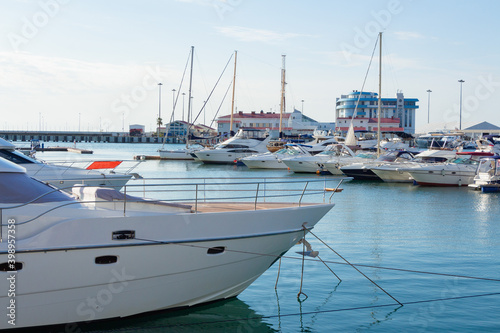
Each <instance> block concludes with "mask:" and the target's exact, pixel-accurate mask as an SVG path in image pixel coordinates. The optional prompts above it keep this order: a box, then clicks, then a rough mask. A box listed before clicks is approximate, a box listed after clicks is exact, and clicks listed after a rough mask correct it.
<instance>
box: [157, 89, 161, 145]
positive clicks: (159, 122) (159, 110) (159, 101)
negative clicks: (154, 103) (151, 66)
mask: <svg viewBox="0 0 500 333" xmlns="http://www.w3.org/2000/svg"><path fill="white" fill-rule="evenodd" d="M161 86H162V83H161V82H160V83H158V121H157V123H158V130H157V132H156V136H157V137H160V127H161V124H162V121H161Z"/></svg>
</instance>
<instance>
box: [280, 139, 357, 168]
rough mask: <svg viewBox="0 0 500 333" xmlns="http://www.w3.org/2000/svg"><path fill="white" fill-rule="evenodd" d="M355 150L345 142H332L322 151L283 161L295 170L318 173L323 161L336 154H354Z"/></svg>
mask: <svg viewBox="0 0 500 333" xmlns="http://www.w3.org/2000/svg"><path fill="white" fill-rule="evenodd" d="M354 155H355V154H354V152H353V151H352V150H351V149H350V148H349V147H347V146H346V145H345V144H340V143H339V144H331V145H329V146H328V147H327V148H326V149H325V150H323V151H322V152H321V153H319V154H316V155H312V156H298V157H294V158H290V159H287V160H285V161H283V163H285V164H286V166H287V167H288V168H289V169H290V170H291V171H293V172H304V173H317V172H319V170H320V169H321V168H322V166H323V163H325V162H327V161H328V160H331V159H332V158H334V157H335V156H354Z"/></svg>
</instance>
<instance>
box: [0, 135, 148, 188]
mask: <svg viewBox="0 0 500 333" xmlns="http://www.w3.org/2000/svg"><path fill="white" fill-rule="evenodd" d="M15 148H16V147H15V146H14V145H13V144H12V143H10V142H8V141H6V140H4V139H2V138H0V157H1V158H5V159H6V160H8V161H11V162H13V163H15V164H19V165H20V166H22V167H24V168H25V169H26V173H27V174H28V175H30V176H31V177H34V178H36V179H38V180H41V181H44V182H47V183H49V184H51V185H53V186H56V187H59V188H61V187H64V188H69V187H71V186H73V185H75V184H87V185H91V186H112V187H116V188H118V189H120V188H121V187H123V186H124V185H125V184H126V183H127V182H128V181H129V180H130V179H132V178H133V177H135V178H138V177H140V176H139V175H138V174H136V173H131V172H117V171H115V170H114V168H115V167H116V166H117V165H119V164H120V163H117V164H116V163H115V164H112V165H113V166H112V167H110V168H100V167H97V164H98V162H103V163H101V164H102V165H106V164H108V165H109V164H110V163H105V162H109V161H95V163H94V164H91V163H88V165H87V167H85V168H80V167H76V166H75V162H70V163H62V164H53V163H50V164H49V163H44V162H42V161H39V160H37V159H34V158H31V157H29V156H26V155H25V154H23V153H21V152H19V151H17V150H16V149H15ZM116 162H120V161H116ZM135 163H136V165H137V164H138V163H139V162H135ZM133 168H134V167H132V168H130V170H132V169H133Z"/></svg>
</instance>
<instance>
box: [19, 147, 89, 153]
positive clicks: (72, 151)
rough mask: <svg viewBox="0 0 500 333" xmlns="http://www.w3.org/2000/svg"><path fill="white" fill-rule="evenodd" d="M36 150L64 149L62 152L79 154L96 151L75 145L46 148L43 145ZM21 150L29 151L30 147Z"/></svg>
mask: <svg viewBox="0 0 500 333" xmlns="http://www.w3.org/2000/svg"><path fill="white" fill-rule="evenodd" d="M35 150H36V151H41V152H45V151H62V152H70V153H77V154H93V153H94V152H93V151H92V150H88V149H80V148H73V147H44V148H41V147H37V148H35ZM20 151H22V152H26V151H27V152H29V151H30V149H26V148H24V149H20Z"/></svg>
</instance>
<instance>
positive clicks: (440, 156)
mask: <svg viewBox="0 0 500 333" xmlns="http://www.w3.org/2000/svg"><path fill="white" fill-rule="evenodd" d="M455 156H457V152H456V151H452V150H440V149H429V150H424V151H423V152H421V153H419V154H417V155H416V156H415V159H413V160H411V161H409V160H408V159H396V160H395V161H394V162H387V163H383V164H381V165H379V166H376V167H373V168H371V170H372V171H373V172H374V173H375V174H376V175H377V176H378V177H379V178H380V179H382V180H383V181H385V182H390V183H411V182H413V178H411V176H410V174H409V173H408V171H407V170H406V169H408V168H411V167H414V166H419V165H421V164H419V163H440V162H446V161H449V160H451V159H452V158H454V157H455ZM403 170H404V171H403Z"/></svg>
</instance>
